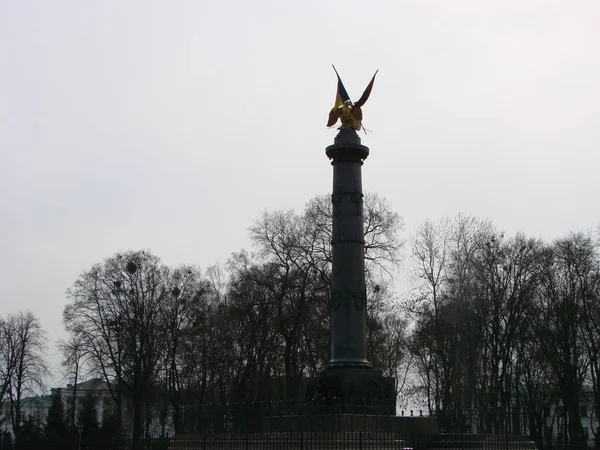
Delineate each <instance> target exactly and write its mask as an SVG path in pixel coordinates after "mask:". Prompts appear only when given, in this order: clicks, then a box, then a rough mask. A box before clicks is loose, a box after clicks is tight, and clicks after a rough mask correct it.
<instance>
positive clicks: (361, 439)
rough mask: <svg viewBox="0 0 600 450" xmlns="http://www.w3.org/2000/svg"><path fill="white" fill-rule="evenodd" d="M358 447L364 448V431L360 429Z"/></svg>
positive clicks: (360, 449)
mask: <svg viewBox="0 0 600 450" xmlns="http://www.w3.org/2000/svg"><path fill="white" fill-rule="evenodd" d="M358 449H359V450H363V432H362V430H360V431H359V432H358Z"/></svg>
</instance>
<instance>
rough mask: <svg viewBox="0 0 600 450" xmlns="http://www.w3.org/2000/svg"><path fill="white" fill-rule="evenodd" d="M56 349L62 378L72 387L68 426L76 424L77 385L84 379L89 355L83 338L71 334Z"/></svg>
mask: <svg viewBox="0 0 600 450" xmlns="http://www.w3.org/2000/svg"><path fill="white" fill-rule="evenodd" d="M58 348H59V350H60V352H61V353H62V355H63V359H62V361H61V365H62V367H63V370H64V377H65V378H66V379H67V380H68V382H69V383H70V384H71V385H72V389H73V393H72V398H71V404H70V405H69V407H68V410H67V414H68V416H69V417H68V422H69V425H70V426H74V425H75V423H76V418H77V417H76V415H77V384H78V383H79V380H81V379H82V378H83V379H85V376H86V375H87V372H88V368H87V367H86V362H87V358H88V357H89V353H87V351H86V345H85V341H84V338H83V336H81V335H79V334H77V333H72V334H71V335H70V336H69V338H68V339H67V340H60V341H59V342H58Z"/></svg>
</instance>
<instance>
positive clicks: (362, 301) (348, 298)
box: [331, 289, 367, 311]
mask: <svg viewBox="0 0 600 450" xmlns="http://www.w3.org/2000/svg"><path fill="white" fill-rule="evenodd" d="M366 303H367V292H366V289H365V291H364V292H343V291H333V292H332V293H331V308H333V309H338V308H339V307H340V306H341V305H347V306H349V307H354V308H355V309H356V310H357V311H362V310H363V308H364V307H365V305H366Z"/></svg>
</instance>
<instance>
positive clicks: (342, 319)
mask: <svg viewBox="0 0 600 450" xmlns="http://www.w3.org/2000/svg"><path fill="white" fill-rule="evenodd" d="M326 154H327V156H328V157H329V158H330V159H331V165H332V166H333V194H332V196H331V201H332V203H333V223H332V237H331V247H332V262H331V265H332V267H331V270H332V274H331V305H330V313H331V360H330V361H329V364H327V366H326V367H325V370H324V371H323V372H321V373H320V374H319V376H318V377H315V378H312V379H307V380H306V387H305V389H306V392H305V396H306V400H307V403H308V406H309V409H310V408H312V409H310V410H311V411H314V412H315V413H316V412H326V413H327V412H329V413H340V412H341V413H360V414H381V415H394V414H395V411H396V409H395V408H396V395H395V379H394V378H391V377H384V376H383V375H382V373H381V371H379V370H377V369H375V368H374V367H373V366H372V365H371V363H369V361H368V360H367V293H366V284H365V236H364V230H363V192H362V165H363V162H364V160H365V159H367V157H368V156H369V149H368V148H367V147H365V146H364V145H362V144H361V143H360V137H359V136H358V134H357V133H356V131H355V130H353V129H351V128H343V129H342V130H341V131H340V132H339V133H338V135H337V136H336V138H335V141H334V144H333V145H330V146H329V147H327V149H326Z"/></svg>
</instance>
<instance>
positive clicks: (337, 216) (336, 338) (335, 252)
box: [326, 128, 372, 369]
mask: <svg viewBox="0 0 600 450" xmlns="http://www.w3.org/2000/svg"><path fill="white" fill-rule="evenodd" d="M326 154H327V156H328V157H329V158H330V159H331V160H332V161H331V165H332V166H333V194H332V196H331V200H332V204H333V223H332V240H331V246H332V274H331V305H330V306H331V360H330V362H329V364H328V365H327V368H328V369H333V368H371V367H372V366H371V364H370V363H369V362H368V361H367V354H366V320H367V315H366V301H367V295H366V285H365V261H364V246H365V240H364V230H363V193H362V173H361V172H362V165H363V161H364V160H365V159H366V158H367V156H369V149H368V148H367V147H366V146H364V145H361V141H360V137H359V136H358V134H357V133H356V131H355V130H353V129H352V128H342V130H341V131H340V132H339V134H338V135H337V136H336V138H335V141H334V144H333V145H330V146H329V147H327V149H326Z"/></svg>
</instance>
